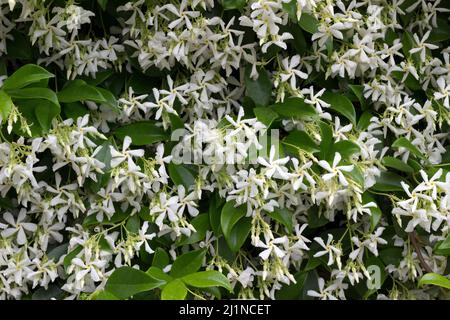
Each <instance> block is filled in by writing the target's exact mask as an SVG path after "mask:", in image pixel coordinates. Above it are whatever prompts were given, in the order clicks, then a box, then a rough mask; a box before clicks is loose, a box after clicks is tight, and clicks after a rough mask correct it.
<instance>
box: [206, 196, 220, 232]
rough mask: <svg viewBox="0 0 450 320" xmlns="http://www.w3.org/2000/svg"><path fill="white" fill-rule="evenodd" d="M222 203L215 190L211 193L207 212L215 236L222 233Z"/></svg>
mask: <svg viewBox="0 0 450 320" xmlns="http://www.w3.org/2000/svg"><path fill="white" fill-rule="evenodd" d="M222 204H223V199H222V198H220V196H219V194H218V193H217V192H215V193H213V194H212V195H211V198H210V202H209V208H208V214H209V222H210V225H211V229H212V231H213V232H214V235H215V236H220V235H221V234H222V228H221V226H220V216H221V214H222V212H221V207H222Z"/></svg>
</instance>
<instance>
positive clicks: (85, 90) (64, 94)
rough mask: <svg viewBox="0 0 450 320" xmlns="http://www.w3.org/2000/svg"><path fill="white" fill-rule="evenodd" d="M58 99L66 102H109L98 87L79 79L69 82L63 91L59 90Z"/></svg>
mask: <svg viewBox="0 0 450 320" xmlns="http://www.w3.org/2000/svg"><path fill="white" fill-rule="evenodd" d="M58 99H59V101H60V102H64V103H70V102H76V101H93V102H100V103H105V102H107V99H106V98H105V97H104V96H103V94H102V93H101V92H100V91H99V90H97V88H96V87H94V86H92V85H89V84H87V83H86V82H85V81H83V80H79V79H78V80H74V81H71V82H69V83H68V84H67V85H66V86H65V87H64V88H63V89H62V90H61V91H59V92H58Z"/></svg>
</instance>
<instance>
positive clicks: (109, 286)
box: [105, 267, 165, 299]
mask: <svg viewBox="0 0 450 320" xmlns="http://www.w3.org/2000/svg"><path fill="white" fill-rule="evenodd" d="M163 284H165V282H164V281H161V280H158V279H155V278H153V277H152V276H150V275H148V274H146V273H145V272H143V271H141V270H137V269H134V268H131V267H120V268H118V269H115V270H114V272H113V273H112V274H111V276H110V277H109V279H108V281H107V282H106V285H105V289H106V290H107V291H109V292H111V293H112V294H113V295H115V296H116V297H119V298H121V299H127V298H129V297H131V296H133V295H135V294H136V293H139V292H144V291H148V290H152V289H155V288H158V287H160V286H162V285H163Z"/></svg>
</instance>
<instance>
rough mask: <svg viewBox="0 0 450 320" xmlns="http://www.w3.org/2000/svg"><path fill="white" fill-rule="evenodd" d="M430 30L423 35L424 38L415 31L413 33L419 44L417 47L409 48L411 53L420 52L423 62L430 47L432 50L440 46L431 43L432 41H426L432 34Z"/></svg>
mask: <svg viewBox="0 0 450 320" xmlns="http://www.w3.org/2000/svg"><path fill="white" fill-rule="evenodd" d="M430 32H431V30H428V31H427V32H426V33H425V34H424V35H423V37H422V40H419V37H418V36H417V34H416V33H415V34H414V35H413V37H414V41H415V42H416V44H417V47H414V48H411V49H410V50H409V53H412V54H413V53H416V52H420V60H421V61H422V62H425V55H426V50H427V49H430V50H434V49H437V48H439V46H437V45H434V44H430V43H425V41H426V40H427V39H428V37H429V36H430Z"/></svg>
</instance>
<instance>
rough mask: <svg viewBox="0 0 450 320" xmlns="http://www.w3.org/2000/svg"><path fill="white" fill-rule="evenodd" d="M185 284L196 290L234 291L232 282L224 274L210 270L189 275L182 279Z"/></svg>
mask: <svg viewBox="0 0 450 320" xmlns="http://www.w3.org/2000/svg"><path fill="white" fill-rule="evenodd" d="M181 280H183V282H184V283H186V284H187V285H189V286H193V287H196V288H208V287H223V288H225V289H227V290H228V291H232V288H231V285H230V282H229V281H228V279H227V277H225V276H224V275H223V274H222V273H220V272H219V271H215V270H208V271H202V272H196V273H192V274H188V275H187V276H184V277H183V278H181Z"/></svg>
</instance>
